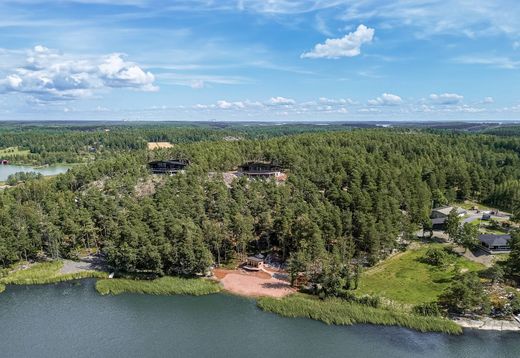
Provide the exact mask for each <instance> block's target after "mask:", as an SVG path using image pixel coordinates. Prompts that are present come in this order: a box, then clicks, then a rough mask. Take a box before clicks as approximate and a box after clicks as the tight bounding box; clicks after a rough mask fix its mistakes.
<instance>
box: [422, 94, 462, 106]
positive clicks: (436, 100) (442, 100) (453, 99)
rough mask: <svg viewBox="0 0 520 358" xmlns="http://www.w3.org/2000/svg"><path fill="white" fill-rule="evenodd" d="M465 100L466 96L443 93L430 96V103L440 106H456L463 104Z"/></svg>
mask: <svg viewBox="0 0 520 358" xmlns="http://www.w3.org/2000/svg"><path fill="white" fill-rule="evenodd" d="M463 99H464V96H461V95H459V94H456V93H442V94H435V93H433V94H431V95H430V101H431V102H432V103H433V104H439V105H455V104H459V103H460V102H462V100H463Z"/></svg>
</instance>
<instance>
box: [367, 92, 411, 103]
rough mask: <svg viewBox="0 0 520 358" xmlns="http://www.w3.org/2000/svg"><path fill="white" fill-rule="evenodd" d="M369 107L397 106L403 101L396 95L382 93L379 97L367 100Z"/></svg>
mask: <svg viewBox="0 0 520 358" xmlns="http://www.w3.org/2000/svg"><path fill="white" fill-rule="evenodd" d="M367 103H368V105H370V106H397V105H399V104H401V103H403V99H402V98H401V97H399V96H398V95H395V94H391V93H383V94H382V95H381V96H380V97H377V98H374V99H371V100H368V102H367Z"/></svg>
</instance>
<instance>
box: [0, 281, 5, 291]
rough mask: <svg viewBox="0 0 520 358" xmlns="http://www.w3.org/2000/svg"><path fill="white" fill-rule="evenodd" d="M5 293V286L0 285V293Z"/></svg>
mask: <svg viewBox="0 0 520 358" xmlns="http://www.w3.org/2000/svg"><path fill="white" fill-rule="evenodd" d="M4 291H5V286H4V285H2V284H1V283H0V293H2V292H4Z"/></svg>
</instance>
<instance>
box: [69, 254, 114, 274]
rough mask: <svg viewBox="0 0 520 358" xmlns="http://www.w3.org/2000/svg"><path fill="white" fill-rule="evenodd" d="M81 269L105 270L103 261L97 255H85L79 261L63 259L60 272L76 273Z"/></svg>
mask: <svg viewBox="0 0 520 358" xmlns="http://www.w3.org/2000/svg"><path fill="white" fill-rule="evenodd" d="M82 271H106V268H105V263H104V261H103V260H102V259H101V258H100V257H99V256H87V257H84V258H81V259H80V260H79V261H72V260H63V267H62V268H61V270H60V273H62V274H67V273H76V272H82Z"/></svg>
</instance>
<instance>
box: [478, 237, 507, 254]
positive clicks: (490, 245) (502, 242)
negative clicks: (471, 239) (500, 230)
mask: <svg viewBox="0 0 520 358" xmlns="http://www.w3.org/2000/svg"><path fill="white" fill-rule="evenodd" d="M478 241H479V242H480V246H481V247H482V248H483V249H484V250H485V251H487V252H489V253H492V254H494V253H502V252H503V253H506V252H509V251H511V247H510V246H509V242H510V241H511V235H509V234H499V235H497V234H480V235H479V237H478Z"/></svg>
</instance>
